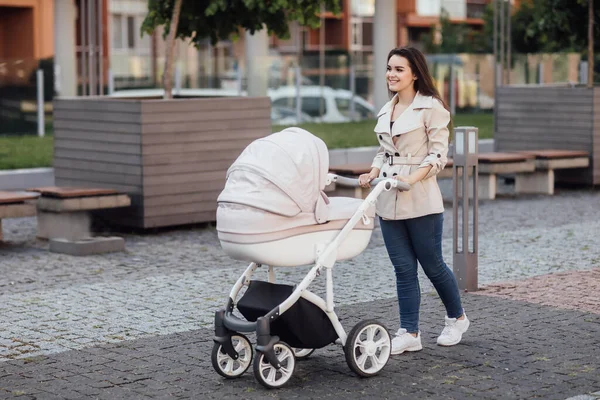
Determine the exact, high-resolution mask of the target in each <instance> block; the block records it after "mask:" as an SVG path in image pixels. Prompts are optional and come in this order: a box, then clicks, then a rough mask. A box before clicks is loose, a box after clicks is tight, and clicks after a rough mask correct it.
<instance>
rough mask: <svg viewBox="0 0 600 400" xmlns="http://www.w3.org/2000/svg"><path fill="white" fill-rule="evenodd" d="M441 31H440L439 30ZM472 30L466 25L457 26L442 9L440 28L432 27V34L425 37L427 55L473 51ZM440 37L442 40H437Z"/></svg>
mask: <svg viewBox="0 0 600 400" xmlns="http://www.w3.org/2000/svg"><path fill="white" fill-rule="evenodd" d="M438 29H439V30H438ZM471 34H472V30H471V28H469V26H468V25H467V24H465V23H460V24H455V23H453V22H452V21H451V20H450V14H449V13H448V11H446V10H445V9H442V12H441V14H440V23H439V28H438V27H436V26H432V27H431V32H430V33H428V34H425V35H423V42H424V46H425V51H426V52H427V53H443V54H454V53H466V52H470V51H471V50H472V49H471V40H470V37H471ZM437 36H439V38H440V40H439V41H438V40H436V39H435V38H436V37H437Z"/></svg>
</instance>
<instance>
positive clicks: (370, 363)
mask: <svg viewBox="0 0 600 400" xmlns="http://www.w3.org/2000/svg"><path fill="white" fill-rule="evenodd" d="M391 350H392V340H391V338H390V334H389V332H388V330H387V329H386V327H385V326H383V325H382V324H381V323H379V322H378V321H375V320H369V321H361V322H359V323H358V324H356V325H355V326H354V328H352V330H351V331H350V333H349V334H348V338H347V339H346V345H345V346H344V354H345V356H346V362H347V363H348V367H350V369H351V370H352V372H354V373H355V374H357V375H359V376H363V377H369V376H373V375H376V374H378V373H379V371H381V370H382V369H383V367H385V365H386V364H387V362H388V360H389V359H390V354H391Z"/></svg>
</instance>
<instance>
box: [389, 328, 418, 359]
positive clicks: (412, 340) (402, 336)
mask: <svg viewBox="0 0 600 400" xmlns="http://www.w3.org/2000/svg"><path fill="white" fill-rule="evenodd" d="M421 349H423V346H422V345H421V332H419V333H417V337H414V336H413V335H411V334H410V333H408V332H406V329H403V328H400V329H398V332H396V337H395V338H394V339H392V354H393V355H396V354H402V353H404V352H405V351H419V350H421Z"/></svg>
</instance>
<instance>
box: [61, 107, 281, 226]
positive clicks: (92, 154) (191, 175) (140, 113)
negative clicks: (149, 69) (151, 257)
mask: <svg viewBox="0 0 600 400" xmlns="http://www.w3.org/2000/svg"><path fill="white" fill-rule="evenodd" d="M270 114H271V103H270V100H269V98H268V97H261V98H256V97H254V98H248V97H230V98H187V99H173V100H162V99H116V98H107V97H96V98H93V97H92V98H62V99H61V98H59V99H56V100H55V101H54V173H55V179H56V185H57V186H81V187H101V188H112V189H117V190H119V191H122V192H124V193H127V194H129V195H130V197H131V200H132V206H131V207H130V208H127V209H124V210H119V211H117V210H115V211H114V212H108V213H105V214H104V215H103V217H104V218H108V219H109V220H110V221H111V222H113V223H116V224H119V225H122V226H130V227H137V228H152V227H163V226H174V225H183V224H192V223H199V222H208V221H215V212H216V206H217V204H216V200H217V196H218V195H219V193H220V192H221V190H222V189H223V187H224V184H225V174H226V171H227V168H229V166H230V165H231V163H232V162H233V161H234V160H235V159H236V158H237V156H238V155H239V154H240V153H241V151H242V150H243V149H244V148H245V147H246V146H247V145H248V144H249V143H250V142H252V141H253V140H255V139H258V138H261V137H264V136H267V135H269V134H270V133H271V117H270Z"/></svg>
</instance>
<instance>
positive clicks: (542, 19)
mask: <svg viewBox="0 0 600 400" xmlns="http://www.w3.org/2000/svg"><path fill="white" fill-rule="evenodd" d="M588 6H589V0H534V1H533V5H532V14H533V21H532V22H531V24H530V25H529V27H528V29H530V36H531V37H534V36H537V37H539V38H540V39H539V40H540V42H542V44H543V47H544V50H545V51H549V52H558V51H576V52H586V49H587V43H588ZM599 20H600V1H598V0H596V1H595V2H594V21H596V23H595V24H594V38H598V37H599V35H600V26H599V24H598V21H599ZM594 42H595V43H594V48H595V49H600V40H595V41H594Z"/></svg>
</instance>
